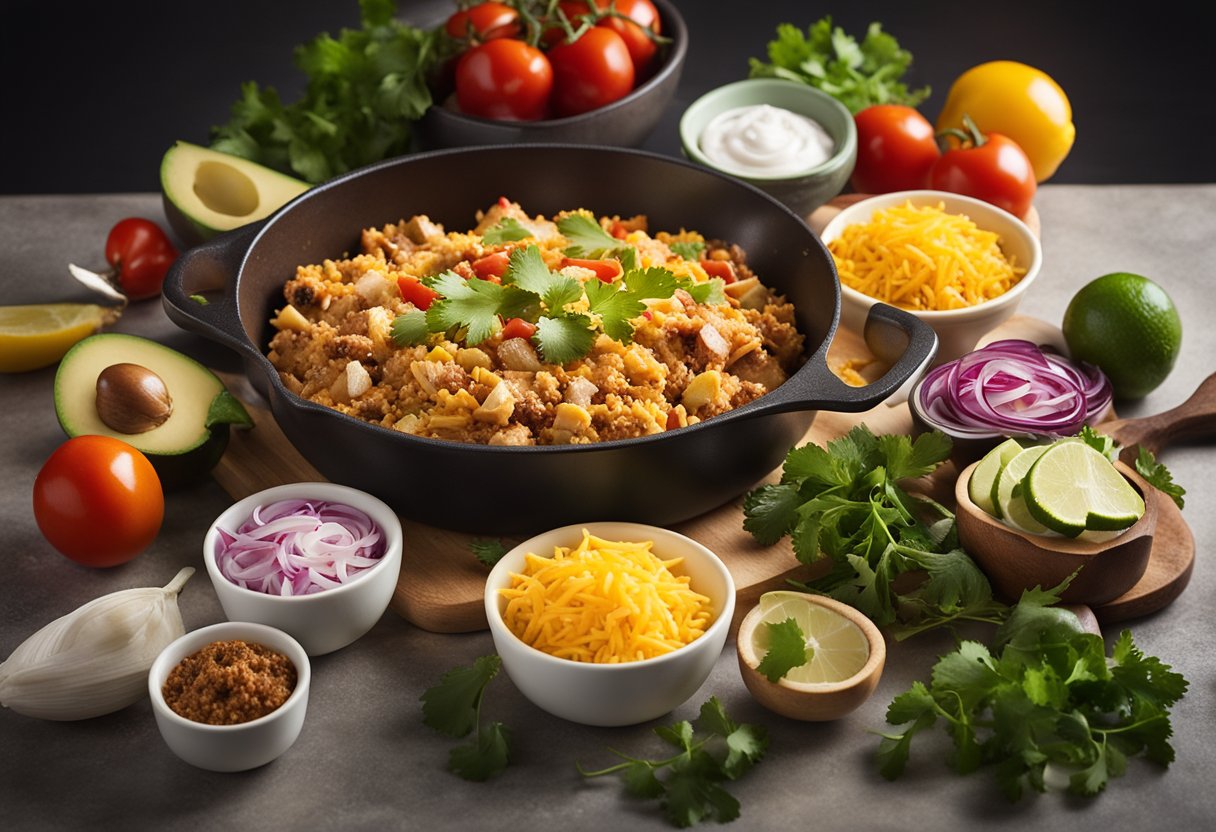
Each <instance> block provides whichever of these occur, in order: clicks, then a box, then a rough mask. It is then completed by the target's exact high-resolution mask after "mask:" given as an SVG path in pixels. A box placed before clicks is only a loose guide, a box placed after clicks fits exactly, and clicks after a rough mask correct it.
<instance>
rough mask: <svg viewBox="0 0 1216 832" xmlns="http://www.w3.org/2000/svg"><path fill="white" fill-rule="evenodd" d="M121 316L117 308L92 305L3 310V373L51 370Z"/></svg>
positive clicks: (0, 344) (0, 366) (0, 326)
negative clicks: (46, 368)
mask: <svg viewBox="0 0 1216 832" xmlns="http://www.w3.org/2000/svg"><path fill="white" fill-rule="evenodd" d="M119 314H120V310H119V309H117V308H112V307H111V308H107V307H104V306H97V305H95V304H92V303H48V304H33V305H29V306H0V372H2V373H23V372H26V371H28V370H37V369H39V368H41V367H48V366H50V365H51V364H54V363H55V362H56V361H58V360H59V359H61V358H63V356H64V354H65V353H67V351H68V350H69V349H71V348H72V345H73V344H75V343H76V342H77V341H81V340H83V339H84V338H86V337H88V336H89V335H92V334H93V333H94V332H97V331H98V330H99V329H101V328H102V327H103V326H105V325H107V324H112V323H114V321H116V320H118V316H119Z"/></svg>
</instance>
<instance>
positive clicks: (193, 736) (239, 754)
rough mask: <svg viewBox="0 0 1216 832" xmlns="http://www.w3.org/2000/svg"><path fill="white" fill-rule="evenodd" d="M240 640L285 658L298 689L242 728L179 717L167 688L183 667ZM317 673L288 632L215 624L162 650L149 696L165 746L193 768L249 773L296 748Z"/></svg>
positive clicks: (244, 624)
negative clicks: (215, 646) (216, 645)
mask: <svg viewBox="0 0 1216 832" xmlns="http://www.w3.org/2000/svg"><path fill="white" fill-rule="evenodd" d="M234 639H239V640H241V641H248V642H252V643H257V644H261V645H264V646H266V647H269V648H271V649H273V650H277V651H279V652H280V653H282V654H284V655H285V656H287V658H289V659H290V660H291V663H292V664H293V665H295V668H296V687H295V690H293V691H292V692H291V695H290V696H288V697H287V701H286V702H284V703H283V704H282V705H281V706H279V707H278V708H277V709H276V710H274V711H271V712H270V713H268V714H266V716H263V717H259V718H258V719H254V720H251V721H249V722H243V723H241V724H239V725H207V724H205V723H202V722H194V721H193V720H190V719H186V718H185V717H183V716H180V715H178V714H177V713H175V712H174V711H173V710H172V709H171V708H170V707H169V706H168V704H166V703H165V697H164V694H163V693H162V692H161V689H162V688H163V687H164V684H165V680H166V679H168V678H169V673H170V672H171V671H172V670H173V668H175V667H176V666H177V664H178V663H179V662H180V661H181V660H182V659H184V658H185V657H186V656H189V655H191V654H193V653H197V652H198V651H199V650H201V649H202V648H204V647H206V646H207V645H208V644H211V643H212V642H213V641H231V640H234ZM311 681H312V670H311V667H310V665H309V662H308V655H307V654H306V653H305V652H304V648H303V647H301V646H300V643H299V642H298V641H296V640H295V639H294V638H292V637H291V636H289V635H287V633H284V632H283V631H282V630H276V629H274V628H273V627H267V626H265V625H263V624H253V623H250V622H245V621H228V622H224V623H222V624H212V625H211V626H210V627H202V628H200V629H198V630H194V631H192V632H189V633H186V634H185V635H184V636H182V637H181V638H179V639H177V640H176V641H174V642H173V643H171V644H170V645H169V646H168V647H166V648H165V649H164V650H162V651H161V652H160V655H159V656H157V657H156V661H154V662H153V663H152V669H151V670H150V671H149V672H148V695H149V696H150V697H151V698H152V712H153V714H155V716H156V727H157V728H159V729H160V735H161V736H162V737H164V739H165V743H166V744H167V745H168V746H169V748H170V750H172V751H173V753H174V754H176V755H177V756H178V757H180V758H182V759H183V760H185V761H186V762H187V763H190V765H193V766H198V767H199V768H205V769H208V770H209V771H246V770H247V769H251V768H257V767H258V766H264V765H266V764H267V763H269V762H270V761H271V760H274V759H276V758H277V757H279V755H281V754H282V753H283V752H284V751H286V750H287V749H289V748H291V746H292V745H293V744H294V743H295V741H296V737H298V736H299V735H300V728H301V727H303V725H304V714H305V713H306V712H307V710H308V688H309V685H310V683H311Z"/></svg>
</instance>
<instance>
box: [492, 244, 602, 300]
mask: <svg viewBox="0 0 1216 832" xmlns="http://www.w3.org/2000/svg"><path fill="white" fill-rule="evenodd" d="M509 262H510V265H509V266H507V271H506V274H504V275H503V281H502V282H503V285H504V286H505V285H513V286H518V287H519V288H520V289H523V290H524V291H525V292H531V293H532V294H534V295H536V296H538V297H539V298H540V302H541V303H543V304H544V305H545V308H546V309H547V310H549V311H550V312H556V311H558V310H560V309H562V308H563V307H564V306H565V305H566V304H568V303H574V302H575V301H577V300H578V299H579V298H581V297H582V296H583V287H582V284H580V283H579V282H578V281H577V280H575V279H574V278H572V277H566V276H565V275H563V274H560V273H558V272H551V271H549V267H548V266H546V265H545V261H544V260H543V259H541V256H540V249H538V248H537V247H536V246H528V247H527V248H517V249H514V250H513V251H512V252H511V255H510V260H509Z"/></svg>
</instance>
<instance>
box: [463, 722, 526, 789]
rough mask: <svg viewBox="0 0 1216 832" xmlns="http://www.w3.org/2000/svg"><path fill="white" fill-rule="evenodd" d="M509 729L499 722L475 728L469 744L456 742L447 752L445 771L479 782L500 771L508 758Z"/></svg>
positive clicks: (505, 765)
mask: <svg viewBox="0 0 1216 832" xmlns="http://www.w3.org/2000/svg"><path fill="white" fill-rule="evenodd" d="M510 737H511V734H510V731H509V730H508V729H507V727H506V726H505V725H503V724H502V723H501V722H491V723H490V724H489V725H488V726H486V727H485V728H482V727H480V726H479V727H478V729H477V736H476V737H475V738H474V739H473V741H472V742H471V743H468V744H466V745H459V746H457V747H456V748H453V749H452V750H451V751H450V752H449V754H448V770H449V771H451V772H452V773H453V774H457V775H459V776H461V777H463V778H464V779H465V780H472V781H474V782H478V783H480V782H482V781H483V780H488V779H490V778H491V777H493V776H494V775H496V774H501V773H502V772H503V770H504V769H506V767H507V764H508V763H510V761H511V747H510Z"/></svg>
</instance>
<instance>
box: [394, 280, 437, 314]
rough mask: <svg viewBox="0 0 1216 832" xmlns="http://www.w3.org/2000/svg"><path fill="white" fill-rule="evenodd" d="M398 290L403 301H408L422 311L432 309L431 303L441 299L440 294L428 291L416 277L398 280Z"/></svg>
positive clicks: (431, 290)
mask: <svg viewBox="0 0 1216 832" xmlns="http://www.w3.org/2000/svg"><path fill="white" fill-rule="evenodd" d="M397 288H398V289H399V290H400V291H401V299H402V300H408V301H409V302H410V303H412V304H414V306H417V307H418V308H419V309H421V310H422V311H424V312H425V311H426V310H427V309H428V308H430V305H431V302H432V301H434V300H435V298H437V297H439V293H438V292H436V291H434V290H433V289H428V288H427V287H425V286H423V285H422V282H421V281H420V280H418V278H416V277H399V278H397Z"/></svg>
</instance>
